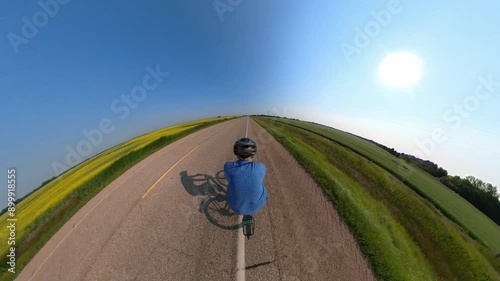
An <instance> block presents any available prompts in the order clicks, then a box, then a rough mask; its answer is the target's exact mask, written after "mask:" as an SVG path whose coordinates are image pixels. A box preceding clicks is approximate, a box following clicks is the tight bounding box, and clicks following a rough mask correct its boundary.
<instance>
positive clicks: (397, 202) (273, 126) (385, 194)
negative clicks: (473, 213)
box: [255, 118, 500, 280]
mask: <svg viewBox="0 0 500 281" xmlns="http://www.w3.org/2000/svg"><path fill="white" fill-rule="evenodd" d="M255 119H256V121H257V122H259V124H261V125H262V126H263V127H264V128H266V130H268V131H269V132H270V133H271V134H272V135H273V136H274V137H275V138H276V139H277V140H278V141H280V143H282V144H283V145H284V146H285V148H287V149H288V150H289V151H290V152H291V153H292V155H294V157H295V158H296V159H297V160H298V161H299V162H300V163H301V164H302V165H303V166H304V168H305V169H306V170H307V171H308V172H309V173H310V174H311V175H312V176H313V177H314V178H315V179H316V181H317V182H318V183H319V184H320V185H321V186H322V187H323V188H324V190H325V193H326V195H327V196H328V197H329V198H330V199H331V200H332V201H333V203H334V204H335V206H336V208H337V210H338V211H339V213H340V215H341V216H342V217H343V219H344V220H345V221H346V223H347V224H348V225H349V227H350V229H351V231H352V232H353V233H354V235H355V236H356V239H357V241H358V242H359V244H360V247H361V249H362V251H363V253H364V254H365V255H366V256H367V258H368V259H369V261H370V263H371V265H372V267H373V270H374V272H375V273H376V275H377V276H378V277H379V279H382V280H498V279H499V278H500V276H499V275H498V273H497V272H495V270H494V269H493V268H492V267H491V265H490V264H489V263H488V262H487V261H486V259H485V258H484V257H483V256H482V255H481V253H480V252H478V251H477V249H476V246H479V245H474V243H475V241H473V240H472V239H470V238H468V237H467V235H464V234H463V233H461V232H460V230H459V229H458V228H457V227H456V226H455V225H454V224H453V222H451V221H449V220H448V219H446V218H445V217H443V216H442V215H441V214H440V213H439V212H437V211H436V210H435V209H434V208H433V207H432V206H431V205H429V204H428V203H427V202H426V201H425V200H424V199H422V198H421V197H420V196H419V195H418V194H416V193H415V192H413V191H412V190H411V189H410V188H408V187H407V186H406V185H405V184H404V183H403V182H401V181H400V180H399V179H397V178H396V177H394V176H392V175H391V174H390V173H388V172H387V171H385V170H384V169H383V168H381V167H380V166H379V165H377V164H375V163H373V162H372V161H369V160H368V159H366V158H365V157H362V156H360V155H358V154H356V153H353V151H352V150H350V149H347V148H345V147H343V146H341V145H339V144H337V143H335V142H332V141H331V140H329V139H327V138H325V137H323V136H320V135H318V134H314V133H312V132H310V131H306V130H303V129H301V128H298V127H294V126H290V125H287V124H284V123H282V122H279V121H277V120H273V119H269V118H255Z"/></svg>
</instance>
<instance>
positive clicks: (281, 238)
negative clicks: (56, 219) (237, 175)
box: [16, 117, 374, 281]
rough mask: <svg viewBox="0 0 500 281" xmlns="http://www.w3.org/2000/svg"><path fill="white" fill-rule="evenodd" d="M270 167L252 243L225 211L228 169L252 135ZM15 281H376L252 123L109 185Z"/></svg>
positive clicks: (217, 131) (307, 186)
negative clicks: (239, 142)
mask: <svg viewBox="0 0 500 281" xmlns="http://www.w3.org/2000/svg"><path fill="white" fill-rule="evenodd" d="M246 134H247V135H248V136H249V137H251V138H253V139H254V140H255V141H256V142H257V145H258V153H257V157H256V159H255V160H256V161H259V162H263V163H264V164H265V165H266V166H267V176H266V179H265V185H266V187H267V190H268V194H269V202H268V204H267V205H266V206H265V207H264V208H263V209H261V210H260V211H259V212H258V213H257V214H256V215H255V216H254V218H255V220H256V223H255V235H254V236H252V238H251V239H250V240H247V239H246V238H245V237H244V236H243V234H242V230H241V228H237V227H238V223H239V217H238V216H237V215H235V214H232V213H231V212H227V211H226V209H225V208H224V201H223V199H224V186H225V184H226V181H225V179H223V173H222V172H221V171H222V169H223V165H224V163H225V162H226V161H235V160H236V159H235V156H234V155H233V152H232V146H233V144H234V142H235V141H236V140H237V139H238V138H241V137H244V136H245V135H246ZM16 280H50V281H54V280H63V281H68V280H115V281H128V280H130V281H132V280H134V281H135V280H147V281H154V280H159V281H160V280H161V281H164V280H238V281H241V280H265V281H273V280H287V281H298V280H374V277H373V274H372V272H371V270H370V268H369V266H368V264H367V262H366V260H365V259H364V258H363V256H362V254H361V252H360V250H359V248H358V246H357V245H356V243H355V240H354V238H353V237H352V235H351V234H350V233H349V231H348V229H347V227H346V226H345V225H344V223H343V222H342V221H341V219H340V218H339V216H338V215H337V213H336V212H335V210H334V207H333V206H332V204H331V203H329V202H328V200H327V199H326V198H325V196H324V195H323V193H322V191H321V189H320V187H318V186H317V185H316V184H315V183H314V181H313V180H312V178H311V177H310V176H309V175H307V174H306V173H305V172H304V170H303V169H302V168H301V167H300V166H299V164H298V163H297V162H296V161H295V160H294V159H293V157H292V156H290V154H288V152H287V151H286V150H285V149H284V148H283V147H282V146H281V145H280V144H279V143H278V142H277V141H276V140H274V139H273V138H272V137H271V136H270V135H269V134H268V133H267V132H266V131H265V130H264V129H263V128H262V127H260V126H259V125H258V124H257V123H255V122H254V121H252V120H251V119H250V118H247V117H243V118H238V119H234V120H230V121H227V122H224V123H221V124H217V125H215V126H212V127H209V128H206V129H203V130H201V131H199V132H196V133H194V134H192V135H189V136H187V137H185V138H183V139H181V140H179V141H176V142H175V143H172V144H170V145H168V146H166V147H165V148H163V149H161V150H160V151H158V152H156V153H154V154H153V155H151V156H150V157H148V158H147V159H145V160H143V161H142V162H140V163H139V164H137V165H136V166H134V167H133V168H131V169H130V170H128V171H127V172H126V173H125V174H123V175H122V176H120V177H119V178H118V179H116V180H115V181H114V182H113V183H111V184H110V185H109V186H107V187H106V188H105V189H104V190H103V191H102V192H100V193H99V194H98V195H97V196H96V197H95V198H93V199H92V200H91V201H90V202H89V203H88V204H87V205H86V206H85V207H83V208H82V209H81V210H80V211H79V212H78V213H77V214H75V216H74V217H73V218H71V219H70V221H69V222H68V223H66V224H65V225H64V226H63V228H62V229H61V230H60V231H59V232H58V233H57V234H56V235H55V236H54V237H53V238H52V239H51V240H50V241H49V242H48V243H47V244H46V245H45V246H44V247H43V248H42V250H41V251H40V252H39V253H38V254H37V255H36V256H35V257H34V258H33V259H32V261H31V262H30V263H29V264H28V265H27V266H26V267H25V268H24V270H23V271H22V272H21V274H20V275H19V277H18V278H17V279H16Z"/></svg>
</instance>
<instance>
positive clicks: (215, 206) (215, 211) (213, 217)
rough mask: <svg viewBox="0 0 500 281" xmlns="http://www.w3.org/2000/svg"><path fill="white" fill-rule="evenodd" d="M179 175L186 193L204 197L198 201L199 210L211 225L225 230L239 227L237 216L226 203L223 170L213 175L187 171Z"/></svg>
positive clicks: (225, 182)
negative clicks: (189, 173) (191, 173)
mask: <svg viewBox="0 0 500 281" xmlns="http://www.w3.org/2000/svg"><path fill="white" fill-rule="evenodd" d="M180 176H181V183H182V185H183V186H184V188H185V189H186V192H187V193H189V194H190V195H192V196H205V197H206V198H205V200H203V201H202V202H201V203H200V206H199V210H200V212H203V213H204V214H205V216H206V217H207V219H208V220H209V221H210V222H211V223H212V224H213V225H215V226H217V227H219V228H222V229H227V230H234V229H238V228H241V222H240V221H239V216H238V215H237V214H236V213H234V212H233V211H232V210H231V208H229V206H228V204H227V200H226V190H227V180H226V179H225V178H224V170H221V171H218V172H217V173H216V174H215V176H211V175H206V174H199V173H198V174H194V175H188V173H187V171H182V172H181V173H180Z"/></svg>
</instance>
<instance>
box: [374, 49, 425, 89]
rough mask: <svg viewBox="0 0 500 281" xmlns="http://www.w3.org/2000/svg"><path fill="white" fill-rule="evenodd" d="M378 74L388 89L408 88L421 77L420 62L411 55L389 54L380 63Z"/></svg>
mask: <svg viewBox="0 0 500 281" xmlns="http://www.w3.org/2000/svg"><path fill="white" fill-rule="evenodd" d="M378 74H379V77H380V79H382V81H383V82H384V83H385V84H387V85H388V86H390V87H394V88H408V87H410V86H412V85H414V84H415V83H417V82H418V81H419V80H420V78H421V77H422V61H421V60H420V59H419V58H418V57H417V56H415V55H414V54H411V53H395V54H390V55H388V56H387V57H385V58H384V60H383V61H382V63H380V66H379V68H378Z"/></svg>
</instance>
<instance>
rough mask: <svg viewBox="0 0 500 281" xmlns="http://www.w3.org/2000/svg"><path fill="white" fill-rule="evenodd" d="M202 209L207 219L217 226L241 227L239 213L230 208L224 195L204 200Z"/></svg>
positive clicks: (228, 228)
mask: <svg viewBox="0 0 500 281" xmlns="http://www.w3.org/2000/svg"><path fill="white" fill-rule="evenodd" d="M202 209H203V213H205V216H206V217H207V219H208V220H209V221H210V222H211V223H212V224H213V225H215V226H217V227H220V228H222V229H227V230H234V229H238V228H241V223H240V221H239V216H238V214H236V213H235V212H233V211H232V210H231V208H229V206H228V205H227V202H226V197H225V196H223V195H219V196H217V197H212V198H210V199H208V200H207V201H205V202H202Z"/></svg>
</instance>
